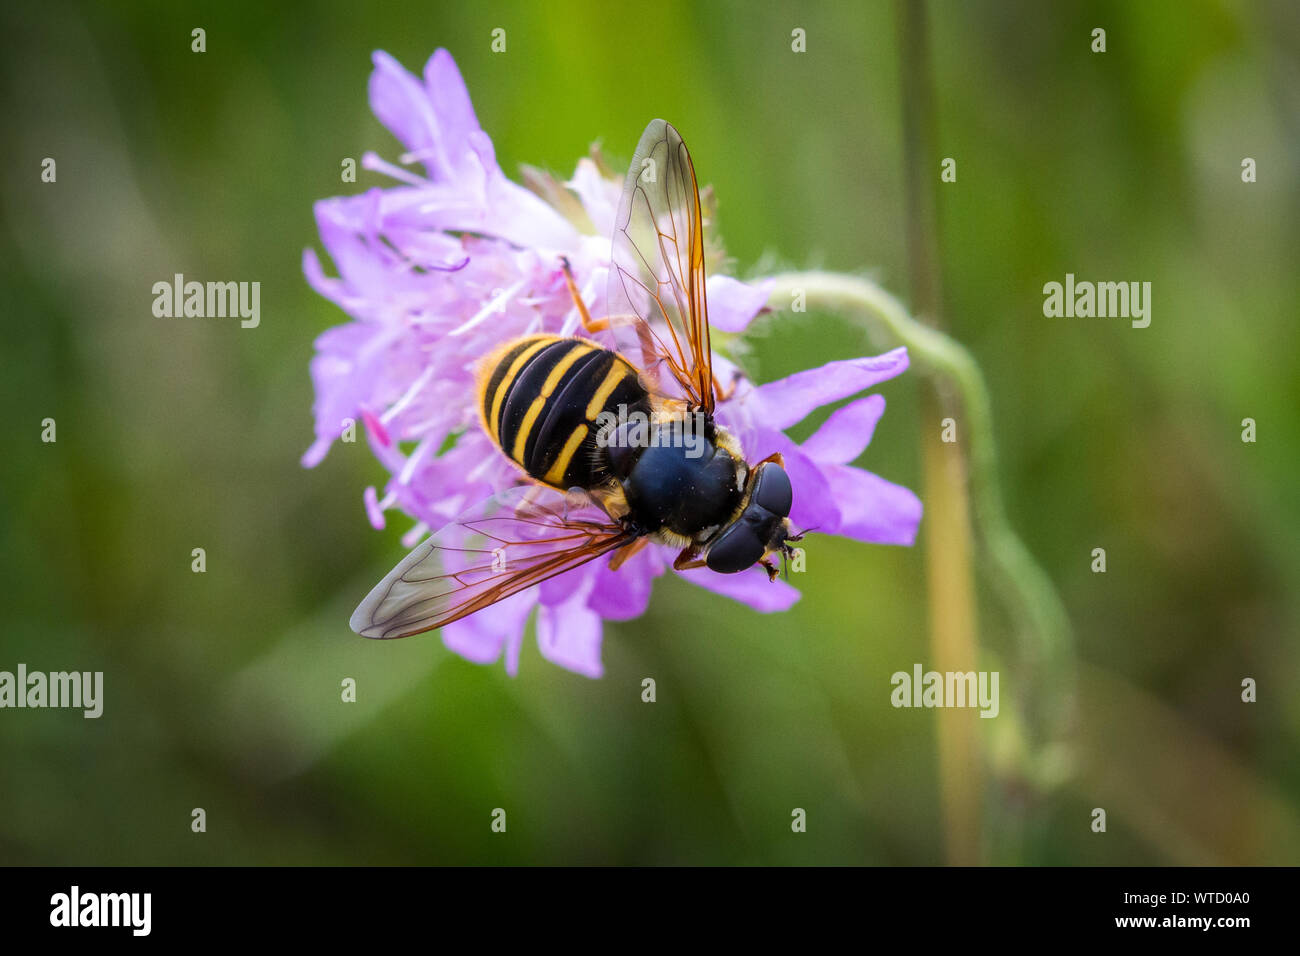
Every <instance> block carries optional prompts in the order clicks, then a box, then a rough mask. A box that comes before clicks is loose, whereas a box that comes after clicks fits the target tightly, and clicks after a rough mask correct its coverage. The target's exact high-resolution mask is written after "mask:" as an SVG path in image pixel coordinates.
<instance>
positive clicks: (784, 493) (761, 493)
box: [749, 461, 794, 518]
mask: <svg viewBox="0 0 1300 956" xmlns="http://www.w3.org/2000/svg"><path fill="white" fill-rule="evenodd" d="M749 500H750V501H751V502H753V503H754V504H756V505H758V506H759V507H761V508H766V509H767V510H768V511H770V512H772V514H774V515H776V516H777V517H778V518H785V517H788V516H789V514H790V505H791V504H793V503H794V491H793V490H792V489H791V488H790V476H789V475H787V474H786V473H785V469H784V468H782V467H781V466H780V465H778V464H777V463H776V462H774V461H769V462H768V463H767V464H764V465H759V466H758V474H757V475H755V476H754V493H753V494H752V495H751V496H750V499H749Z"/></svg>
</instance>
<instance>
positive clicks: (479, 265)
mask: <svg viewBox="0 0 1300 956" xmlns="http://www.w3.org/2000/svg"><path fill="white" fill-rule="evenodd" d="M374 63H375V69H374V73H373V74H372V75H371V78H370V102H371V106H372V108H373V109H374V112H375V115H376V116H377V117H378V118H379V119H380V120H381V121H382V122H383V123H384V124H385V125H386V126H387V127H388V128H389V129H390V130H391V131H392V132H393V134H394V135H395V136H396V137H397V138H398V139H399V140H400V141H401V142H402V144H403V145H404V146H405V147H406V150H407V152H406V153H405V154H404V155H403V156H402V163H403V165H401V166H395V165H392V164H390V163H388V162H385V161H384V160H382V159H380V158H379V157H378V156H376V155H374V154H372V153H367V154H366V155H365V157H364V158H363V160H362V163H363V165H364V166H365V167H366V168H368V169H371V170H375V171H379V172H382V173H385V174H387V175H389V176H391V177H392V178H393V179H394V180H395V181H396V183H395V185H392V186H390V187H388V188H386V189H380V188H374V189H371V190H369V191H367V192H365V193H362V194H361V195H358V196H348V197H339V198H333V199H325V200H321V201H320V202H318V203H317V204H316V207H315V211H316V220H317V224H318V226H319V229H320V237H321V242H322V243H323V245H324V247H325V249H326V251H327V252H328V253H329V255H330V257H331V258H332V259H333V261H334V265H335V267H336V269H337V271H338V277H337V278H331V277H329V276H327V275H326V274H325V271H324V269H323V268H322V266H321V263H320V261H319V259H318V258H317V256H316V254H315V252H314V251H312V250H310V249H308V250H307V251H306V252H305V253H304V255H303V271H304V273H305V274H306V277H307V281H308V282H309V283H310V284H311V286H312V287H313V288H314V289H315V290H316V291H317V292H319V293H320V294H321V295H323V296H325V297H326V298H328V299H329V300H330V301H332V302H334V303H336V304H337V305H338V306H339V307H340V308H341V309H343V310H344V311H345V312H347V313H348V314H349V315H350V316H351V317H352V320H353V321H351V322H349V323H347V324H345V325H341V326H337V327H335V328H332V329H329V330H328V331H326V332H325V333H323V334H322V335H321V336H320V337H319V338H318V339H317V341H316V356H315V357H314V358H313V359H312V363H311V374H312V379H313V383H314V385H315V390H316V402H315V418H316V440H315V442H314V443H313V444H312V445H311V447H310V448H309V449H308V450H307V452H306V454H305V455H304V456H303V464H304V465H306V466H308V467H313V466H315V465H317V464H319V463H320V461H321V460H322V459H324V457H325V455H326V453H327V452H328V450H329V448H330V446H331V444H332V443H333V442H334V441H335V440H336V439H337V438H338V437H339V436H340V435H341V434H342V432H343V431H344V429H345V428H347V427H348V425H349V423H350V422H355V421H358V420H359V421H361V422H362V423H363V424H364V428H365V434H366V438H367V441H368V443H369V446H370V448H371V450H372V451H373V453H374V455H375V457H376V458H378V459H379V461H380V462H381V463H382V464H383V465H384V467H385V468H386V469H387V470H388V472H389V475H390V477H389V479H388V481H387V483H386V484H385V486H384V488H383V491H382V494H381V493H380V491H378V490H376V489H375V488H373V487H372V488H367V489H365V494H364V496H363V501H364V505H365V511H366V514H367V515H368V516H369V519H370V523H371V524H372V525H373V526H374V527H376V528H383V527H384V525H385V522H386V515H387V513H388V512H390V511H393V510H398V511H401V512H404V513H405V514H407V515H409V516H410V517H411V518H413V519H414V520H415V522H416V523H415V525H414V527H412V528H411V530H410V531H409V533H408V534H407V535H406V537H405V538H404V541H405V542H406V543H407V544H408V545H414V544H415V543H416V541H417V540H418V539H419V538H420V537H421V536H423V535H424V533H425V532H426V531H428V530H430V529H437V528H439V527H441V526H442V525H443V524H445V523H447V522H448V521H450V520H451V519H453V518H454V517H455V516H457V515H459V514H460V513H462V512H463V511H464V510H465V509H466V508H467V507H469V506H470V505H473V504H474V503H475V502H478V501H481V500H483V499H485V498H487V497H489V496H490V495H492V494H494V493H496V492H499V491H501V490H502V489H504V488H507V487H509V486H510V485H512V484H514V483H515V482H516V481H517V480H518V477H519V471H518V469H517V468H516V466H515V465H513V464H512V463H511V462H510V461H509V460H507V458H506V457H505V456H504V455H503V454H501V453H500V452H499V451H498V450H497V449H496V448H495V446H494V445H493V444H492V442H491V440H490V439H489V438H488V436H487V435H486V434H485V433H484V432H483V430H482V429H481V428H480V427H479V421H478V417H477V412H476V410H475V403H474V370H475V366H476V364H477V363H478V361H479V360H480V359H481V358H482V357H483V356H485V355H486V354H488V353H489V352H491V351H492V350H493V348H494V347H496V346H498V345H500V344H501V343H502V342H504V341H507V340H509V339H512V338H515V337H518V336H521V335H525V334H529V333H533V332H552V333H559V334H566V335H567V334H573V333H575V332H577V331H578V330H579V316H578V313H577V310H576V309H575V308H574V306H573V302H572V300H571V298H570V296H569V294H568V292H567V289H566V286H565V283H564V276H563V273H562V270H561V265H560V263H561V257H565V258H567V259H568V260H569V261H570V262H571V264H572V267H573V271H574V274H575V275H576V276H577V278H578V282H579V286H580V291H581V293H582V295H583V297H584V299H585V300H586V301H587V303H588V304H589V306H590V307H591V310H592V314H594V315H601V314H603V311H602V310H603V304H604V298H605V291H604V290H605V283H606V278H607V275H608V269H609V264H610V248H611V244H610V238H609V237H610V235H611V233H612V231H613V223H614V217H615V211H616V210H617V207H618V202H619V196H620V189H621V177H620V178H619V179H617V180H616V179H614V178H613V177H610V176H607V175H604V174H603V172H602V169H601V165H600V163H599V162H598V161H597V160H596V159H592V158H584V159H581V160H579V161H578V164H577V167H576V169H575V171H574V174H573V177H572V178H571V179H570V180H568V181H567V182H565V183H562V184H561V183H557V182H555V181H554V180H551V179H550V178H549V177H546V176H544V175H542V174H539V173H537V172H535V171H527V172H526V177H527V178H528V179H529V181H530V185H531V186H532V187H533V188H532V189H529V188H526V187H524V186H522V185H519V184H517V183H515V182H513V181H511V180H510V179H509V178H507V177H506V175H505V174H504V173H503V172H502V171H501V169H500V167H499V166H498V165H497V162H496V158H495V154H494V152H493V148H492V141H491V140H490V139H489V138H488V136H487V134H486V133H484V132H483V129H482V128H481V127H480V126H479V123H478V119H477V118H476V116H475V115H474V108H473V106H472V104H471V103H470V99H469V94H468V92H467V90H466V88H465V84H464V81H463V80H462V79H461V76H460V72H459V71H458V70H457V68H456V64H455V63H454V62H453V60H452V58H451V55H450V54H449V53H447V52H446V51H445V50H438V51H437V52H436V53H434V55H433V57H432V58H431V59H430V60H429V62H428V64H427V66H426V67H425V71H424V77H423V80H421V79H419V78H417V77H415V76H413V75H411V74H410V73H408V72H407V71H406V70H405V69H403V68H402V67H401V66H400V65H399V64H398V63H397V62H396V61H394V60H393V59H392V58H391V57H389V56H388V55H387V54H385V53H382V52H378V53H376V54H375V56H374ZM412 165H416V166H418V167H422V168H423V173H420V172H417V171H415V170H413V169H411V168H408V167H410V166H412ZM769 291H770V285H769V283H766V282H762V281H759V282H754V283H745V282H741V281H738V280H736V279H733V278H729V277H727V276H722V275H713V276H710V277H709V279H708V284H707V295H708V301H709V316H710V320H711V323H712V326H713V327H714V329H716V330H718V331H722V332H729V333H737V332H743V331H744V330H745V329H746V327H747V326H748V325H749V323H750V322H751V321H752V320H753V318H754V317H755V316H756V315H757V314H758V313H759V312H761V311H763V310H764V308H765V305H766V302H767V298H768V294H769ZM907 363H908V358H907V352H906V350H905V349H895V350H894V351H892V352H888V353H886V354H884V355H881V356H877V357H874V358H860V359H850V360H847V361H838V362H831V363H829V364H827V365H824V366H822V367H821V368H818V369H811V370H808V371H804V372H799V373H796V374H794V375H791V376H790V377H788V378H785V379H782V380H780V381H776V382H769V383H766V384H762V385H754V384H752V383H751V382H749V381H748V380H747V379H746V378H744V376H743V375H740V373H739V370H738V369H736V367H735V366H734V365H733V364H732V363H730V362H729V361H728V360H727V359H726V358H725V357H724V356H722V355H715V356H714V369H715V374H717V376H718V378H719V380H721V381H724V382H730V381H732V379H733V377H734V376H738V377H737V378H736V383H737V384H736V387H735V389H734V391H732V393H731V394H730V396H729V397H728V398H727V399H726V400H724V401H722V402H720V403H719V404H718V406H717V409H716V418H717V420H718V422H719V423H720V424H722V425H724V426H726V427H727V428H729V429H730V430H731V431H732V432H733V434H735V435H736V437H737V438H738V439H739V440H740V442H741V445H742V447H743V449H744V452H745V455H746V457H747V459H748V460H750V461H757V460H759V459H761V458H764V457H766V456H767V455H770V454H771V453H773V452H781V453H782V454H783V455H784V457H785V463H786V469H787V471H788V473H789V475H790V479H791V482H792V484H793V486H794V489H795V495H794V507H793V509H792V511H791V514H790V517H791V520H792V521H793V523H794V524H795V525H796V526H799V527H804V528H814V527H815V528H816V529H817V530H818V531H820V532H824V533H832V534H841V535H844V536H846V537H851V538H856V539H858V540H861V541H874V542H878V543H887V544H911V542H912V540H913V538H914V536H915V533H916V528H917V524H918V523H919V521H920V517H921V504H920V502H919V501H918V500H917V498H916V496H915V495H914V494H912V492H911V491H909V490H907V489H906V488H902V487H900V486H898V485H894V484H891V483H889V482H887V481H885V480H883V479H881V478H879V477H877V476H875V475H873V474H871V473H870V472H866V471H863V470H861V469H858V468H854V467H853V466H852V465H850V464H849V463H850V462H851V461H853V460H854V459H855V458H857V457H858V455H859V454H861V452H862V451H863V449H864V448H865V447H866V446H867V444H868V442H870V440H871V434H872V431H873V429H874V428H875V425H876V422H877V421H879V419H880V416H881V414H882V413H883V412H884V407H885V401H884V399H883V398H882V397H881V396H879V395H871V396H867V397H865V398H859V399H857V400H856V401H854V402H852V403H850V404H848V405H846V406H844V407H843V408H840V409H838V410H837V411H836V412H835V413H834V414H832V415H831V416H830V418H829V419H827V421H826V422H825V423H824V424H823V425H822V426H821V428H819V429H818V430H817V432H816V433H815V434H814V435H813V436H812V437H811V438H809V439H807V440H806V441H804V442H803V443H802V444H796V443H795V442H794V441H792V440H791V439H790V438H788V437H787V436H786V435H785V433H784V429H786V428H788V427H790V426H792V425H794V424H796V423H798V422H800V421H802V420H803V419H804V418H805V417H806V416H807V415H808V414H809V413H810V412H812V411H813V410H814V409H816V408H819V407H821V406H823V405H826V404H828V403H831V402H836V401H839V400H841V399H845V398H849V397H851V396H855V395H858V394H859V393H861V392H863V391H865V390H866V389H868V388H871V387H872V386H874V385H877V384H879V383H880V382H883V381H885V380H887V379H890V378H893V377H894V376H896V375H898V374H900V373H901V372H902V371H904V370H905V369H906V368H907ZM671 564H672V554H671V553H670V552H669V551H668V549H666V548H664V547H662V546H660V545H655V544H652V545H650V546H648V547H645V548H643V549H642V550H641V551H640V552H638V553H637V554H636V555H634V556H633V557H631V558H629V559H628V560H627V561H626V562H625V563H624V564H623V566H622V567H621V568H619V569H618V570H617V571H611V570H610V569H609V567H608V560H607V559H603V558H602V559H598V560H596V561H594V562H591V563H590V564H587V565H584V566H583V567H581V568H577V569H575V570H573V571H569V572H567V573H565V574H562V575H559V576H557V577H555V578H552V579H550V580H548V581H545V582H543V583H542V584H540V585H537V586H534V587H532V588H530V589H528V590H527V591H523V592H520V593H519V594H516V595H514V596H513V597H510V598H508V599H506V600H504V601H501V602H499V603H497V604H495V605H492V606H490V607H487V608H484V609H483V610H480V611H478V612H476V613H474V614H472V615H470V616H468V617H466V618H464V619H462V620H459V621H456V622H454V623H452V624H449V625H447V626H445V627H444V628H443V629H442V635H443V641H444V642H445V643H446V645H447V647H448V648H450V649H451V650H453V651H455V652H456V653H458V654H461V655H462V656H464V657H466V658H468V659H470V660H473V661H478V662H483V663H488V662H492V661H496V660H498V659H500V658H501V657H502V655H503V654H504V656H505V660H506V669H507V670H508V671H509V672H510V673H511V674H514V673H515V672H516V669H517V666H518V660H519V650H520V645H521V642H522V640H523V632H524V627H525V624H526V622H527V619H528V617H529V615H530V613H531V612H532V610H533V609H534V608H535V607H536V608H538V615H537V640H538V643H539V646H540V649H541V652H542V654H543V655H544V656H545V657H547V658H548V659H550V660H552V661H554V662H555V663H557V664H559V665H561V666H563V667H566V668H569V669H570V670H574V671H577V672H579V673H582V674H586V675H588V676H592V677H597V676H599V675H600V673H601V663H600V644H601V636H602V625H603V622H604V621H605V620H626V619H629V618H633V617H636V616H638V615H640V614H641V613H642V612H643V611H644V610H645V608H646V605H647V603H648V601H649V599H650V590H651V585H652V582H653V580H654V578H656V577H658V576H660V575H662V574H664V573H665V571H668V570H669V569H670V568H671ZM674 573H680V574H681V576H682V577H684V578H687V579H688V580H690V581H693V582H695V583H696V584H698V585H700V586H702V587H705V588H708V589H709V590H711V591H714V592H717V593H719V594H723V595H726V596H728V597H731V598H734V599H736V600H738V601H742V602H744V603H745V604H748V605H749V606H750V607H753V608H755V609H757V610H759V611H780V610H785V609H786V608H788V607H790V605H791V604H793V603H794V601H795V600H797V598H798V592H797V591H796V589H795V588H793V587H791V586H790V585H789V584H788V583H786V582H785V581H779V580H778V581H776V582H769V581H768V580H767V577H766V575H765V574H763V573H762V572H761V570H758V569H753V570H750V571H745V572H741V573H739V574H732V575H722V574H716V573H714V572H712V571H708V570H706V569H699V570H692V571H685V572H674Z"/></svg>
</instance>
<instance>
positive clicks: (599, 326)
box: [560, 256, 609, 333]
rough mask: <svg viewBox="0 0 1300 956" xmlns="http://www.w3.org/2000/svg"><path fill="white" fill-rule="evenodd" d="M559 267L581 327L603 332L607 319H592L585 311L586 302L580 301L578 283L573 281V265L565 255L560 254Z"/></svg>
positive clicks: (607, 326)
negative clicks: (562, 272) (575, 307)
mask: <svg viewBox="0 0 1300 956" xmlns="http://www.w3.org/2000/svg"><path fill="white" fill-rule="evenodd" d="M560 268H562V269H563V270H564V284H565V285H567V286H568V287H569V296H570V297H571V298H572V299H573V304H574V305H575V306H577V307H578V318H579V319H580V320H581V321H582V327H583V328H584V329H586V330H587V331H588V332H589V333H595V332H603V331H605V330H606V329H607V328H609V319H593V318H592V317H591V313H590V312H588V311H587V303H585V302H583V301H582V293H581V292H579V291H578V284H577V283H576V282H574V281H573V267H572V266H571V265H569V259H568V257H567V256H560Z"/></svg>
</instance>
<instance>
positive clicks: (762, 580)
mask: <svg viewBox="0 0 1300 956" xmlns="http://www.w3.org/2000/svg"><path fill="white" fill-rule="evenodd" d="M677 573H678V575H680V576H681V577H683V578H685V579H686V580H687V581H690V582H691V583H692V584H698V585H699V586H700V587H702V588H704V589H705V590H707V591H712V592H713V593H714V594H721V595H724V596H726V597H729V598H731V599H732V600H734V601H739V602H740V603H741V604H748V605H749V606H750V607H752V608H753V609H754V610H755V611H761V612H763V613H764V614H770V613H772V612H773V611H788V610H789V609H790V608H791V607H792V606H793V605H794V602H795V601H797V600H799V589H798V588H794V587H791V586H790V585H789V584H787V583H786V582H785V581H782V580H781V579H780V578H777V579H776V580H775V581H769V580H768V579H767V572H766V571H764V570H763V569H762V568H757V567H756V568H752V569H750V570H748V571H741V572H740V573H739V574H718V572H716V571H710V570H709V569H708V568H692V569H691V570H689V571H678V572H677Z"/></svg>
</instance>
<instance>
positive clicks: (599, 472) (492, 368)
mask: <svg viewBox="0 0 1300 956" xmlns="http://www.w3.org/2000/svg"><path fill="white" fill-rule="evenodd" d="M478 401H479V409H480V411H481V412H482V415H483V427H484V428H485V429H487V433H488V435H489V436H490V437H491V438H492V440H493V441H495V442H496V443H497V445H498V446H500V448H501V450H502V451H504V452H505V453H506V455H507V457H509V458H510V459H511V460H512V461H514V462H515V464H517V465H519V467H520V468H522V469H523V470H524V471H526V472H527V473H528V474H529V475H531V476H532V477H533V478H536V479H537V480H538V481H542V482H545V483H546V484H548V485H553V486H554V487H556V488H561V489H568V488H573V487H578V488H586V489H590V488H594V487H596V486H597V485H599V484H601V483H602V482H604V481H605V480H606V478H607V477H608V472H607V470H606V457H605V454H604V449H602V448H599V447H598V446H597V444H596V430H597V427H598V426H597V424H596V419H597V416H599V415H600V413H601V412H604V411H608V412H610V413H611V414H613V415H615V416H617V415H618V414H619V406H620V405H622V406H624V407H625V414H630V413H631V412H633V411H640V412H643V413H648V412H649V409H650V405H649V399H648V397H647V394H646V391H645V389H644V388H642V386H641V383H640V381H639V380H638V378H637V373H636V370H635V369H633V368H632V366H631V365H629V364H628V363H627V362H626V361H625V360H624V359H623V358H621V357H620V356H619V355H617V354H616V353H614V352H611V351H610V350H609V349H605V348H601V347H600V346H598V345H596V344H595V343H593V342H587V341H585V340H583V339H569V338H561V337H560V336H555V335H530V336H527V337H526V338H522V339H516V340H514V341H513V342H507V343H506V344H505V345H503V346H502V347H501V348H500V349H498V350H497V351H496V352H494V353H493V354H492V355H490V356H489V357H488V358H487V359H486V360H485V362H484V363H483V367H482V370H481V372H480V377H479V395H478Z"/></svg>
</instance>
